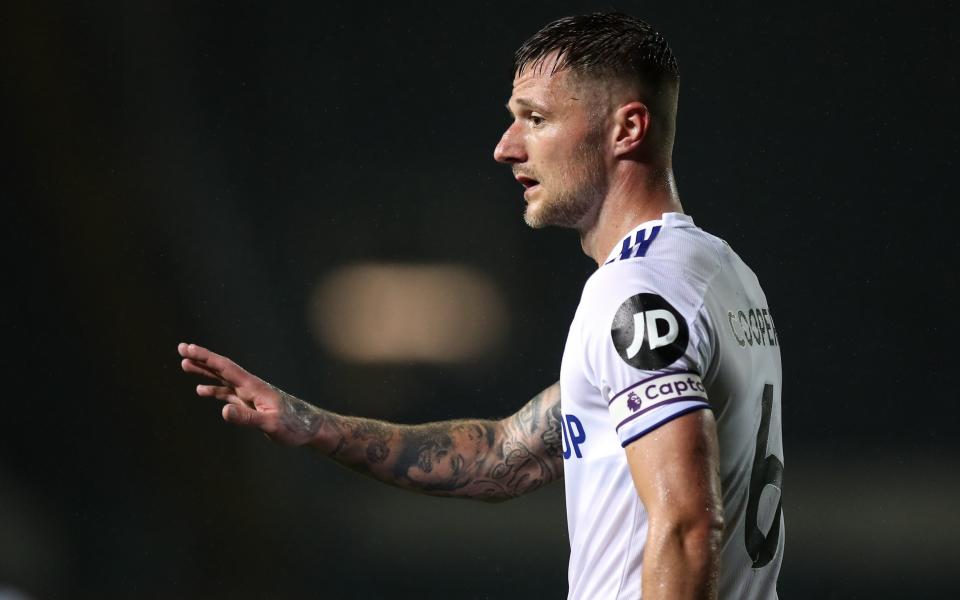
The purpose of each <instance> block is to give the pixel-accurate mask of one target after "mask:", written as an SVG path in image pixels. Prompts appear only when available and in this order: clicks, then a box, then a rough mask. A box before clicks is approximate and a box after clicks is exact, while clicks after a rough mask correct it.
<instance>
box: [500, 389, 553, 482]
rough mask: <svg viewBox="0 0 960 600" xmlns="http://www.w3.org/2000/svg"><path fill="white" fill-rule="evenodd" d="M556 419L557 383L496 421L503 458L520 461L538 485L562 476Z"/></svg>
mask: <svg viewBox="0 0 960 600" xmlns="http://www.w3.org/2000/svg"><path fill="white" fill-rule="evenodd" d="M560 419H561V417H560V383H559V382H557V383H555V384H553V385H551V386H550V387H548V388H546V389H545V390H543V391H542V392H540V393H539V394H537V395H536V396H534V397H533V398H532V399H531V400H530V401H529V402H527V404H526V405H524V406H523V408H521V409H520V410H518V411H517V412H516V413H514V414H513V415H511V416H509V417H507V418H505V419H503V420H502V421H500V432H499V435H498V437H499V440H498V441H499V442H500V443H498V446H499V447H500V448H502V452H503V454H504V458H505V459H508V462H510V460H509V459H511V458H512V459H513V462H519V463H522V464H523V466H524V468H523V471H525V472H526V474H527V475H528V476H529V477H530V478H532V479H537V480H540V485H543V484H545V483H549V482H550V481H553V480H555V479H560V478H562V477H563V457H562V453H563V448H562V442H561V431H560ZM538 487H539V486H538Z"/></svg>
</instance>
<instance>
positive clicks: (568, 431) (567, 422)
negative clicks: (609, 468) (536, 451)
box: [560, 415, 587, 460]
mask: <svg viewBox="0 0 960 600" xmlns="http://www.w3.org/2000/svg"><path fill="white" fill-rule="evenodd" d="M560 429H561V430H562V431H563V460H569V459H570V457H571V456H573V455H576V457H577V458H583V454H582V453H581V452H580V444H582V443H584V442H585V441H587V430H586V429H584V428H583V423H581V422H580V419H578V418H577V415H563V423H561V426H560Z"/></svg>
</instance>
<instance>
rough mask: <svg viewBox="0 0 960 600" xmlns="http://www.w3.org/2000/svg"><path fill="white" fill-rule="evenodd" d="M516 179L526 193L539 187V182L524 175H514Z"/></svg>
mask: <svg viewBox="0 0 960 600" xmlns="http://www.w3.org/2000/svg"><path fill="white" fill-rule="evenodd" d="M516 179H517V181H519V182H520V185H522V186H523V187H524V188H525V189H526V190H527V191H530V190H532V189H533V188H535V187H537V186H538V185H540V182H539V181H537V180H536V179H534V178H532V177H527V176H526V175H516Z"/></svg>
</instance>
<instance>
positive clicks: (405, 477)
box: [321, 384, 563, 500]
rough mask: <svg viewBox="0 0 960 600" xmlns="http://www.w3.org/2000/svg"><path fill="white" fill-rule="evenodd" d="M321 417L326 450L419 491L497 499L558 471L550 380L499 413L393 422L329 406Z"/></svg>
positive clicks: (556, 393) (554, 393)
mask: <svg viewBox="0 0 960 600" xmlns="http://www.w3.org/2000/svg"><path fill="white" fill-rule="evenodd" d="M321 412H322V411H321ZM325 418H326V420H325V421H321V424H324V426H325V427H327V428H329V433H330V434H331V435H333V436H335V438H336V443H335V444H334V445H333V449H332V451H331V452H330V456H331V457H333V458H334V459H336V460H337V461H339V462H341V463H342V464H344V465H346V466H348V467H350V468H353V469H355V470H358V471H361V472H365V473H368V474H369V475H372V476H373V477H376V478H377V479H380V480H382V481H386V482H388V483H392V484H395V485H398V486H401V487H404V488H407V489H412V490H415V491H419V492H423V493H428V494H432V495H441V496H457V497H463V498H476V499H482V500H505V499H508V498H513V497H516V496H520V495H522V494H525V493H527V492H531V491H533V490H536V489H538V488H540V487H542V486H543V485H545V484H547V483H549V482H551V481H554V480H556V479H559V478H561V477H563V460H562V459H561V458H560V456H561V447H560V389H559V385H557V384H555V385H553V386H551V387H549V388H547V389H546V390H544V391H543V392H541V393H540V394H538V395H537V396H536V397H535V398H533V399H532V400H531V401H530V402H529V403H527V405H526V406H524V407H523V408H522V409H521V410H520V411H519V412H517V413H516V414H514V415H513V416H511V417H508V418H506V419H503V420H501V421H485V420H463V421H447V422H441V423H430V424H426V425H394V424H390V423H384V422H382V421H375V420H371V419H360V418H355V417H342V416H339V415H334V414H332V413H325Z"/></svg>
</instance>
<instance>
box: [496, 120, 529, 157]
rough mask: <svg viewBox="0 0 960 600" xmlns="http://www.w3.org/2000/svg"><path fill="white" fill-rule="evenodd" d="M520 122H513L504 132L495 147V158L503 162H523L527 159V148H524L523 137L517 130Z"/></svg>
mask: <svg viewBox="0 0 960 600" xmlns="http://www.w3.org/2000/svg"><path fill="white" fill-rule="evenodd" d="M517 127H518V124H517V123H516V122H514V123H511V124H510V127H507V130H506V131H504V132H503V136H502V137H501V138H500V143H498V144H497V147H496V148H494V149H493V160H495V161H497V162H502V163H522V162H526V160H527V153H526V150H524V148H523V139H522V137H521V136H520V135H519V133H520V132H519V131H517Z"/></svg>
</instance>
